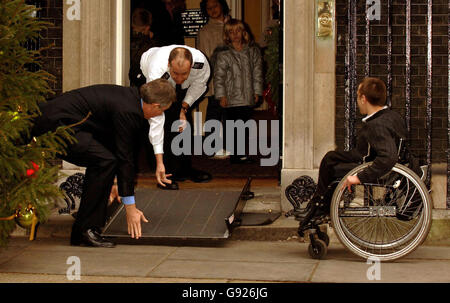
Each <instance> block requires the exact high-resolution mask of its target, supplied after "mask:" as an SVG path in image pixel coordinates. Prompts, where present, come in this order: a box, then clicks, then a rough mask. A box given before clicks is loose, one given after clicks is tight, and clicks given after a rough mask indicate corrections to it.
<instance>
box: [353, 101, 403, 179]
mask: <svg viewBox="0 0 450 303" xmlns="http://www.w3.org/2000/svg"><path fill="white" fill-rule="evenodd" d="M406 137H407V131H406V127H405V122H404V120H403V118H402V117H401V116H400V115H399V114H398V113H397V112H395V111H392V110H390V109H383V110H380V111H378V112H377V113H376V114H375V115H373V116H372V117H370V118H369V119H367V120H366V122H365V123H364V125H363V127H362V128H361V130H360V132H359V133H358V138H357V142H356V148H355V149H353V150H351V151H350V153H352V154H353V157H355V159H358V161H355V162H360V161H363V162H368V161H373V164H372V165H371V166H369V167H368V168H367V169H365V170H364V171H362V172H360V173H359V174H358V178H359V180H360V181H361V182H362V183H369V182H373V181H375V180H376V179H377V178H379V177H381V176H383V175H384V174H386V173H387V172H389V171H390V170H391V169H392V167H393V166H394V165H395V164H396V163H397V162H398V148H399V142H400V138H402V139H403V140H406Z"/></svg>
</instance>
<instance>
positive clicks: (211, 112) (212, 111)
mask: <svg viewBox="0 0 450 303" xmlns="http://www.w3.org/2000/svg"><path fill="white" fill-rule="evenodd" d="M223 111H224V110H223V108H222V106H220V100H217V99H216V98H215V97H214V96H210V97H208V107H207V108H206V118H205V121H210V120H217V121H220V122H221V123H223V120H222V118H223ZM210 134H211V133H205V136H206V137H207V136H209V135H210ZM224 147H225V146H224Z"/></svg>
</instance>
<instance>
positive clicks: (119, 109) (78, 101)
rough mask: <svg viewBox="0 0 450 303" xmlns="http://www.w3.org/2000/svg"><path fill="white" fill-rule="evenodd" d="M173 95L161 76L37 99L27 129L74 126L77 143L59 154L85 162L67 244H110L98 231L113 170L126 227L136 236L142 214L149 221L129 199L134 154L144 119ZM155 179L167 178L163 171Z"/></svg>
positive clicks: (166, 104) (131, 197) (165, 105)
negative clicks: (37, 110)
mask: <svg viewBox="0 0 450 303" xmlns="http://www.w3.org/2000/svg"><path fill="white" fill-rule="evenodd" d="M175 99H176V95H175V89H174V88H173V87H172V85H171V84H170V83H169V82H168V81H167V80H164V79H158V80H155V81H152V82H149V83H146V84H145V85H143V86H141V88H140V90H138V89H137V88H134V87H122V86H117V85H106V84H105V85H93V86H88V87H84V88H80V89H76V90H72V91H69V92H66V93H64V94H62V95H61V96H59V97H57V98H55V99H53V100H51V101H48V102H46V103H44V104H41V105H40V109H41V112H42V115H41V116H40V117H38V118H37V119H36V121H35V125H34V127H33V130H32V135H34V136H36V135H40V134H42V133H45V132H47V131H51V130H55V129H56V128H57V127H59V126H69V125H73V124H76V123H78V122H80V121H82V120H83V119H85V118H87V119H86V120H85V121H84V122H83V123H80V124H78V125H76V126H74V127H73V130H74V132H75V133H74V137H75V138H76V139H77V141H78V142H77V143H75V144H73V145H71V146H69V147H68V148H67V155H65V156H62V158H63V159H64V160H66V161H68V162H70V163H73V164H75V165H78V166H84V167H86V174H85V180H84V184H83V193H82V196H81V201H80V208H79V210H78V213H77V218H76V220H75V222H74V224H73V227H72V234H71V238H70V243H71V245H81V244H84V245H89V246H97V247H114V246H115V244H114V243H113V242H110V241H108V240H107V239H105V238H103V237H101V235H100V234H101V228H102V227H103V226H104V225H105V223H106V210H107V205H108V199H109V195H110V191H111V187H112V185H113V183H114V178H115V177H116V176H117V185H118V190H119V195H120V196H121V198H122V199H121V200H122V202H123V203H124V204H125V209H126V216H127V225H128V233H129V234H130V235H131V237H132V238H136V239H138V238H139V237H140V236H141V220H142V221H144V222H148V221H147V219H146V218H145V217H144V215H143V213H142V212H141V211H140V210H139V209H137V208H136V206H135V201H134V183H135V182H134V181H135V173H136V170H135V165H134V163H135V161H134V157H135V155H136V152H137V150H138V149H137V147H138V145H139V139H140V138H142V136H141V134H142V133H141V132H145V131H146V130H148V121H147V120H148V119H150V118H152V117H155V116H158V115H161V114H162V113H163V112H164V111H165V110H166V109H168V108H169V107H170V106H171V104H172V102H174V101H175ZM157 179H158V182H160V183H161V181H163V182H166V183H171V181H170V180H168V179H167V178H166V175H165V173H163V174H162V175H160V176H157Z"/></svg>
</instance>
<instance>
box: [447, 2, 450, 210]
mask: <svg viewBox="0 0 450 303" xmlns="http://www.w3.org/2000/svg"><path fill="white" fill-rule="evenodd" d="M447 65H448V80H447V86H448V103H447V104H448V111H447V134H448V139H447V209H450V0H449V1H448V61H447Z"/></svg>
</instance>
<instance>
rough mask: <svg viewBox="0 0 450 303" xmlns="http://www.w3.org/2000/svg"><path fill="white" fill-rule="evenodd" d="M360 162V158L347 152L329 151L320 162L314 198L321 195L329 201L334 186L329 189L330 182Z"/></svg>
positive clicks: (342, 175)
mask: <svg viewBox="0 0 450 303" xmlns="http://www.w3.org/2000/svg"><path fill="white" fill-rule="evenodd" d="M359 164H360V159H357V158H355V156H354V155H352V154H351V153H349V152H345V151H329V152H328V153H327V154H326V155H325V156H324V157H323V158H322V161H321V162H320V168H319V179H318V181H317V190H316V192H315V194H314V197H313V199H314V198H319V197H323V200H324V201H325V202H327V203H330V202H331V198H332V196H333V191H334V188H335V187H333V188H331V189H329V188H328V187H329V186H330V185H331V183H332V182H333V181H335V180H337V179H340V178H342V177H344V176H345V175H346V174H347V173H348V172H349V171H350V170H352V169H353V168H355V167H356V166H358V165H359Z"/></svg>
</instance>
